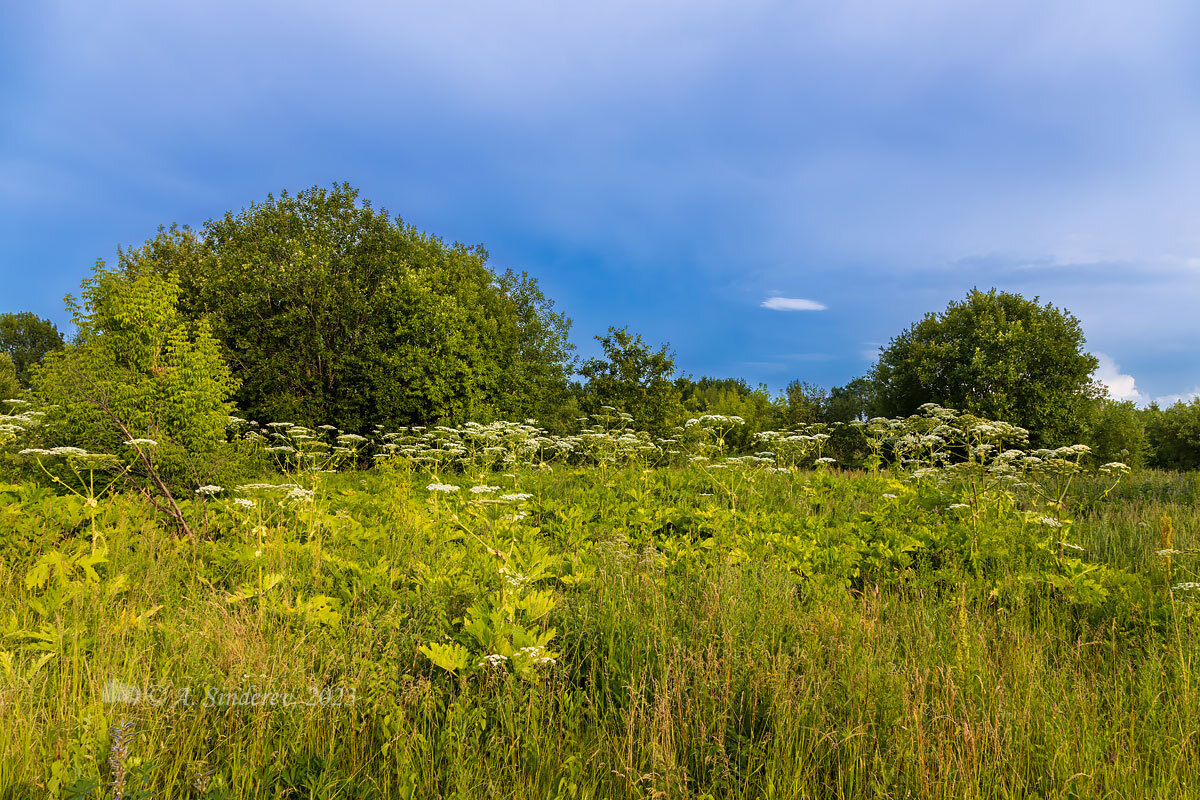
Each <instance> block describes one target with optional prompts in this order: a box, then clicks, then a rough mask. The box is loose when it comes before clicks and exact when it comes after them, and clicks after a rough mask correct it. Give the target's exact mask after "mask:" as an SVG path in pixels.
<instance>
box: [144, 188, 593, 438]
mask: <svg viewBox="0 0 1200 800" xmlns="http://www.w3.org/2000/svg"><path fill="white" fill-rule="evenodd" d="M487 258H488V254H487V252H486V251H485V250H484V249H483V248H482V247H480V246H476V247H467V246H464V245H460V244H455V245H447V244H445V243H444V242H442V241H441V240H440V239H438V238H436V237H433V236H428V235H425V234H423V233H421V232H419V231H417V230H416V229H415V228H414V227H412V226H409V225H406V224H405V223H404V222H403V220H401V219H399V218H397V219H395V220H393V219H391V218H389V217H388V215H387V213H386V212H385V211H383V210H378V211H377V210H375V209H373V208H372V207H371V205H370V204H369V203H367V202H365V201H364V202H360V201H359V200H358V192H357V190H355V189H353V188H352V187H350V186H349V185H346V184H343V185H340V186H335V187H333V188H332V189H328V190H327V189H323V188H317V187H314V188H312V189H309V190H307V191H303V192H301V193H299V194H297V195H295V196H291V195H288V194H287V193H286V192H285V193H283V194H281V195H280V196H279V197H273V196H268V198H267V199H266V200H265V201H264V202H262V203H258V204H252V205H250V207H249V208H247V209H245V210H244V211H242V212H240V213H237V214H235V213H233V212H230V213H227V214H226V215H225V216H224V217H222V218H220V219H214V220H209V221H208V222H207V223H206V224H205V225H204V228H203V230H201V231H192V230H189V229H187V228H182V229H180V228H175V227H172V228H170V229H162V230H160V231H159V234H158V236H157V237H155V238H154V239H152V240H151V241H149V242H147V243H146V244H145V245H144V246H142V247H140V248H136V249H132V250H127V251H125V252H123V253H122V254H121V264H122V267H123V268H124V269H125V270H126V271H127V272H129V273H130V274H135V275H136V274H140V273H144V272H152V273H155V274H159V275H172V274H173V275H176V276H177V277H178V280H179V284H180V287H181V290H182V291H181V294H180V309H181V311H182V312H183V313H184V314H185V315H186V316H187V317H188V318H190V319H193V320H200V319H203V320H206V321H207V322H208V323H209V324H210V325H211V328H212V331H213V335H214V336H215V337H216V339H217V341H219V342H220V344H221V346H222V350H223V352H224V353H225V355H226V357H227V359H228V360H229V362H230V366H231V369H232V371H233V374H234V376H235V377H236V378H237V379H238V380H239V381H240V384H241V388H240V389H239V391H238V393H237V395H236V400H237V403H238V406H239V408H241V409H242V411H243V412H244V413H245V414H246V415H249V416H251V417H253V418H255V419H258V420H260V421H271V420H282V421H289V422H297V423H304V424H310V425H311V424H324V423H329V424H333V425H336V426H337V427H339V428H341V429H343V430H351V431H354V430H363V429H365V428H367V427H369V426H370V425H375V424H378V425H383V426H387V427H398V426H402V425H410V424H415V423H420V424H424V423H430V422H440V421H448V422H462V421H465V420H469V419H475V420H487V419H489V418H497V417H506V418H523V417H530V416H532V417H539V416H544V415H553V413H555V411H556V410H557V409H558V408H560V407H561V406H562V405H563V399H564V396H565V395H566V393H567V391H568V377H569V375H570V371H571V370H570V350H571V346H570V344H569V343H568V341H567V331H568V328H569V325H570V322H569V320H567V319H566V317H564V316H563V315H561V314H558V313H556V312H555V311H554V309H553V304H552V303H551V302H550V301H549V300H547V299H546V297H545V296H544V295H543V294H542V293H541V291H540V289H539V288H538V285H537V282H536V281H534V280H533V279H532V278H530V277H528V276H527V275H525V274H515V273H513V272H511V271H508V272H505V273H503V274H496V273H494V272H493V271H492V270H490V269H489V268H488V267H487Z"/></svg>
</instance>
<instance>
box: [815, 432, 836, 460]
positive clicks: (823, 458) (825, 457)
mask: <svg viewBox="0 0 1200 800" xmlns="http://www.w3.org/2000/svg"><path fill="white" fill-rule="evenodd" d="M818 435H821V434H818ZM813 438H814V439H815V438H816V437H815V436H814V437H813ZM816 463H818V464H836V463H837V459H836V458H830V457H829V456H823V457H822V458H818V459H817V462H816Z"/></svg>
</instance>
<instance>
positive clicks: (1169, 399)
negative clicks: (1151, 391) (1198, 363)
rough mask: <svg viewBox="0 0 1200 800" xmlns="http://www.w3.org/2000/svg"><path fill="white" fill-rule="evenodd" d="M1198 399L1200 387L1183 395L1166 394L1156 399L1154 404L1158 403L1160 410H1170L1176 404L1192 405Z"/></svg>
mask: <svg viewBox="0 0 1200 800" xmlns="http://www.w3.org/2000/svg"><path fill="white" fill-rule="evenodd" d="M1198 397H1200V386H1197V387H1196V388H1195V389H1193V390H1192V391H1190V392H1184V393H1183V394H1164V395H1163V396H1162V397H1156V398H1154V402H1156V403H1158V405H1159V408H1169V407H1171V406H1173V405H1175V404H1176V403H1190V402H1192V401H1193V400H1195V399H1196V398H1198Z"/></svg>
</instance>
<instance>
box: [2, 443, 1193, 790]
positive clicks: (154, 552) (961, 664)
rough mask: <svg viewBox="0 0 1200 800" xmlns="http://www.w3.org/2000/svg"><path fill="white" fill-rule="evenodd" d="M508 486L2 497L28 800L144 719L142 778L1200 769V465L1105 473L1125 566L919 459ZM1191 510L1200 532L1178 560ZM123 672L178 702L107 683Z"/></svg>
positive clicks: (856, 780) (588, 781)
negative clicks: (892, 468)
mask: <svg viewBox="0 0 1200 800" xmlns="http://www.w3.org/2000/svg"><path fill="white" fill-rule="evenodd" d="M483 477H484V478H485V480H486V482H491V483H492V484H493V485H496V484H499V485H501V488H500V490H499V491H497V492H493V493H481V494H479V495H471V494H470V493H469V492H467V491H466V489H465V487H469V486H470V485H472V483H475V481H472V480H469V479H466V478H464V477H462V476H451V477H449V478H447V476H445V475H443V476H441V478H440V480H443V481H449V482H452V483H454V484H456V485H459V486H462V487H464V488H463V489H461V490H460V491H459V492H456V493H447V494H439V493H437V492H430V491H427V490H426V489H425V486H426V484H427V483H429V482H430V481H431V480H433V478H432V477H430V476H420V475H410V474H407V473H403V472H395V473H389V472H385V471H372V472H368V473H343V474H338V475H318V476H312V480H313V481H314V482H313V483H311V484H309V485H310V488H313V489H314V490H315V492H316V496H315V498H314V499H313V500H312V501H304V500H285V499H282V497H281V494H280V493H273V492H270V491H265V492H262V491H260V492H257V493H249V494H247V497H253V498H255V499H256V500H257V505H256V506H255V507H253V508H245V507H242V506H236V505H234V504H233V503H232V502H230V501H229V500H227V499H226V500H223V499H220V498H218V499H215V500H211V501H207V502H201V501H200V500H196V501H193V502H190V503H188V504H185V505H186V508H185V511H186V513H188V514H189V518H190V519H192V520H194V521H195V524H194V527H195V528H196V530H197V531H198V534H199V535H198V537H197V539H196V540H194V541H193V540H188V539H184V538H178V537H177V536H176V535H174V533H173V532H172V530H171V529H170V528H169V527H168V526H167V525H165V524H164V523H161V522H160V521H159V520H158V519H156V518H155V517H154V515H153V514H152V513H151V512H150V511H149V510H148V509H147V507H146V506H145V505H144V504H143V503H142V502H141V501H139V500H137V499H136V498H133V497H123V496H118V497H110V498H105V499H103V500H101V501H100V505H99V506H98V507H97V508H96V509H94V511H93V510H92V509H90V508H88V507H87V506H85V505H84V504H83V503H81V502H80V501H79V500H78V498H67V497H57V496H54V495H51V494H49V493H47V492H45V491H44V490H40V489H38V488H36V487H34V486H32V485H22V486H20V487H10V488H9V489H8V490H7V491H2V492H0V627H2V628H3V634H4V638H3V641H2V642H0V716H2V717H3V719H4V721H5V729H6V731H8V734H7V735H6V737H5V738H3V740H0V797H5V798H7V797H12V798H18V797H44V796H88V792H89V791H90V796H92V797H101V796H112V791H111V789H109V788H107V785H108V784H109V783H110V781H111V780H112V778H113V768H112V767H111V766H110V765H109V763H108V758H109V748H110V744H111V737H110V734H109V728H111V727H112V726H114V725H118V724H121V723H124V722H127V721H132V722H133V723H134V728H133V730H134V735H133V737H132V739H131V741H130V743H129V746H128V751H129V754H128V757H127V758H125V759H124V761H123V768H124V769H125V770H126V771H127V772H128V778H127V780H126V787H127V788H126V793H125V796H126V797H137V796H146V797H150V796H153V797H172V798H175V797H234V798H252V797H255V798H257V797H263V798H268V797H272V798H273V797H304V798H335V797H338V798H358V797H379V798H392V797H402V798H409V797H413V798H437V797H441V798H477V797H489V798H491V797H497V798H683V797H696V798H701V797H712V798H863V797H888V798H909V797H911V798H1017V797H1022V798H1024V797H1043V798H1051V797H1078V798H1093V797H1125V798H1152V797H1162V798H1167V797H1171V798H1178V797H1191V796H1200V788H1198V787H1200V752H1197V751H1198V750H1200V740H1198V735H1200V723H1198V721H1197V714H1198V709H1200V697H1198V696H1197V681H1198V678H1200V675H1197V670H1196V657H1197V655H1198V654H1200V647H1198V644H1200V642H1198V639H1197V634H1198V633H1200V625H1198V624H1197V620H1196V617H1195V609H1194V605H1193V604H1192V603H1191V602H1189V601H1187V599H1186V596H1185V595H1186V593H1176V594H1175V596H1173V595H1172V593H1171V590H1170V586H1172V585H1173V584H1175V583H1178V582H1180V581H1187V580H1193V579H1195V578H1194V575H1193V574H1192V573H1190V572H1189V569H1190V561H1189V560H1190V559H1191V558H1192V557H1191V556H1190V555H1187V554H1186V551H1189V550H1191V549H1193V548H1197V547H1200V541H1197V535H1198V531H1200V525H1198V523H1200V510H1198V506H1197V496H1198V492H1197V488H1198V487H1197V480H1196V476H1194V475H1171V474H1165V473H1152V472H1144V473H1138V474H1135V475H1134V476H1132V477H1131V478H1126V479H1125V482H1123V483H1122V484H1121V485H1119V486H1118V487H1117V488H1116V489H1115V490H1113V491H1112V492H1111V493H1110V494H1109V496H1108V497H1105V498H1103V499H1098V498H1099V496H1100V494H1101V493H1102V491H1103V488H1105V487H1107V486H1108V484H1103V485H1102V484H1101V483H1100V482H1099V481H1095V482H1090V483H1089V482H1084V483H1083V484H1081V485H1080V486H1078V487H1077V489H1075V490H1074V492H1073V494H1072V496H1071V497H1072V503H1071V504H1070V506H1069V510H1073V513H1072V514H1071V516H1070V520H1071V521H1070V522H1069V523H1068V526H1067V527H1066V528H1065V529H1064V530H1065V531H1067V532H1068V533H1069V535H1070V536H1071V537H1072V541H1073V543H1074V544H1076V545H1078V546H1082V547H1083V548H1084V549H1085V551H1086V559H1085V561H1086V563H1087V564H1088V565H1100V566H1101V568H1103V569H1105V570H1109V572H1091V573H1088V575H1090V576H1096V575H1103V576H1105V577H1103V579H1100V578H1097V579H1096V582H1097V585H1098V586H1099V587H1100V588H1099V589H1092V588H1090V586H1089V585H1088V584H1086V580H1085V579H1083V578H1080V579H1078V580H1077V581H1076V582H1075V583H1070V582H1069V581H1068V580H1067V578H1066V577H1064V576H1068V575H1069V571H1070V569H1074V567H1072V566H1071V563H1072V562H1070V560H1069V559H1067V558H1066V555H1065V554H1064V553H1062V552H1061V548H1059V549H1058V550H1057V551H1056V550H1055V546H1054V545H1053V543H1052V544H1051V546H1050V549H1049V550H1046V549H1044V548H1043V547H1042V545H1041V544H1039V542H1040V541H1041V540H1040V539H1038V536H1040V535H1041V534H1040V532H1038V531H1036V530H1035V529H1032V528H1030V526H1029V525H1028V524H1027V523H1026V522H1025V521H1022V520H1023V519H1024V518H1023V517H1021V515H1020V511H1021V509H1022V508H1026V509H1028V508H1032V507H1033V506H1032V502H1033V501H1032V500H1030V499H1029V498H1018V501H1019V502H1018V503H1017V505H1015V506H1012V505H1011V504H1008V501H1006V500H1004V499H1003V498H997V499H995V500H994V502H991V503H990V505H983V506H977V507H976V508H975V509H974V510H973V511H971V512H970V518H968V515H966V514H959V515H958V516H954V515H953V514H952V513H950V512H947V511H946V510H945V509H946V507H947V506H948V505H949V503H950V502H951V501H953V500H955V499H961V497H960V495H961V492H959V493H958V494H956V491H957V490H955V489H953V488H950V489H947V488H945V487H942V488H936V487H920V486H918V487H914V486H913V485H912V484H910V483H908V482H906V481H898V480H896V479H895V478H894V477H892V476H889V475H886V474H882V475H873V474H862V473H843V474H829V473H792V474H768V473H765V472H762V471H756V470H754V469H744V470H733V469H730V470H726V471H716V470H706V469H704V468H700V467H692V468H669V469H659V470H643V469H642V468H640V467H636V466H631V467H627V468H620V469H598V468H592V469H573V468H565V467H560V468H556V469H554V470H521V471H519V472H517V473H515V474H514V475H513V476H512V477H502V476H499V475H496V474H492V475H487V476H483ZM518 491H519V492H525V493H529V494H531V495H532V497H531V498H530V499H528V500H524V501H501V500H499V495H500V494H502V493H511V492H518ZM885 494H897V495H898V497H897V498H896V499H888V498H885V497H884V495H885ZM518 511H519V512H520V513H525V514H527V515H528V516H527V517H525V518H524V519H519V520H512V519H510V518H508V516H509V515H512V514H514V513H517V512H518ZM93 513H94V514H95V519H94V523H93V520H92V514H93ZM1164 518H1168V519H1170V520H1171V522H1170V529H1171V531H1172V536H1173V538H1172V541H1171V542H1170V544H1171V546H1172V548H1173V549H1178V550H1180V551H1185V555H1181V556H1177V557H1174V558H1172V559H1170V560H1168V559H1166V558H1164V557H1161V556H1157V555H1156V551H1157V550H1158V549H1161V547H1162V545H1163V542H1162V541H1161V538H1162V536H1163V535H1164V533H1163V526H1164V522H1163V520H1164ZM901 533H903V534H904V536H907V537H909V539H912V541H913V542H916V544H912V543H909V542H908V539H897V538H896V537H897V536H900V534H901ZM1068 533H1063V534H1062V535H1064V536H1065V535H1068ZM905 548H908V549H905ZM48 554H57V556H51V557H50V558H49V559H48ZM39 565H42V567H44V569H42V567H39ZM39 569H41V572H45V573H46V574H45V578H44V580H43V579H42V578H41V572H39ZM89 570H90V571H89ZM543 573H544V575H543ZM31 575H32V577H30V576H31ZM539 575H541V577H539ZM514 576H516V577H514ZM522 576H523V577H522ZM472 609H476V611H477V612H478V613H476V612H473V611H472ZM473 613H476V616H480V615H483V616H484V617H486V618H487V620H489V621H488V622H487V625H489V626H491V627H490V628H488V629H487V630H486V631H484V633H483V634H481V636H482V637H483V640H485V641H487V642H490V643H491V647H485V646H484V641H481V639H480V638H479V637H477V636H473V635H472V634H470V633H469V632H468V631H467V626H466V625H464V623H463V621H462V620H463V619H464V617H471V615H472V614H473ZM480 618H482V617H480ZM480 624H483V623H480ZM546 636H549V637H550V638H548V639H546V638H545V637H546ZM489 637H490V638H489ZM522 637H533V638H531V639H529V641H533V640H535V639H538V638H539V637H540V638H542V639H545V644H544V649H543V651H541V652H544V653H545V654H546V657H547V658H549V657H553V658H554V659H555V662H556V663H553V664H548V663H547V664H540V665H533V664H532V663H531V662H529V660H528V659H525V660H524V661H522V656H520V655H519V652H518V651H519V647H517V646H516V645H520V644H522V642H524V641H526V639H524V638H522ZM433 644H441V645H444V646H445V647H446V648H452V647H458V648H461V649H462V652H466V653H468V654H469V659H468V660H467V661H466V662H464V663H463V664H462V665H461V666H458V667H455V668H454V669H446V668H443V667H442V666H438V665H437V664H436V662H435V660H434V659H431V658H430V657H428V656H427V655H425V654H423V653H422V650H421V648H423V647H429V646H430V645H433ZM505 648H508V650H507V652H508V653H509V656H510V657H509V658H508V659H507V660H505V661H503V662H501V663H500V664H499V665H498V666H495V667H492V666H484V667H480V666H477V665H478V663H479V662H480V661H481V660H482V658H483V656H485V655H487V654H488V651H490V652H497V653H498V652H500V651H501V650H503V649H505ZM113 678H116V679H119V680H120V681H122V682H123V683H125V684H127V685H130V686H136V687H146V688H150V687H156V688H154V689H153V692H155V694H154V696H153V697H150V698H144V699H143V701H142V702H137V703H113V702H104V701H103V697H102V695H103V692H104V689H105V686H106V684H108V682H109V681H110V680H111V679H113ZM210 688H211V689H212V690H213V691H214V692H217V693H220V692H227V693H230V694H235V695H239V696H240V695H241V694H242V693H243V692H244V691H245V690H247V689H255V688H257V689H259V690H262V691H264V692H289V693H292V694H293V695H295V698H296V699H297V700H299V701H301V702H298V703H296V704H293V705H289V706H287V707H280V706H270V705H250V706H239V705H229V704H227V703H224V702H214V703H205V702H204V699H205V697H206V694H207V692H208V690H209V689H210ZM314 689H315V692H316V694H315V695H314V694H313V692H314ZM322 690H324V691H325V694H324V695H322V694H321V691H322ZM181 698H184V699H185V700H186V702H180V700H181ZM226 699H227V698H226ZM158 700H161V702H156V701H158ZM309 703H311V704H309ZM210 770H211V771H212V772H211V775H207V776H206V773H208V772H209V771H210ZM198 776H202V777H201V780H200V781H199V782H197V777H198ZM205 776H206V777H205ZM139 792H145V794H141V795H139V794H138V793H139Z"/></svg>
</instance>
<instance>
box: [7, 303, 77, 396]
mask: <svg viewBox="0 0 1200 800" xmlns="http://www.w3.org/2000/svg"><path fill="white" fill-rule="evenodd" d="M62 348H63V337H62V334H61V333H59V332H58V327H57V326H55V324H54V323H53V322H51V321H50V320H48V319H42V318H41V317H38V316H37V315H35V314H32V313H30V312H28V311H22V312H21V313H19V314H0V353H7V354H8V355H9V357H10V358H11V359H12V363H13V366H14V367H15V369H16V376H17V380H18V381H19V382H20V384H21V385H22V386H28V385H29V373H30V370H31V368H32V367H33V365H34V364H38V363H41V360H42V359H43V358H44V357H45V356H46V354H47V353H50V352H52V351H54V350H61V349H62Z"/></svg>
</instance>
